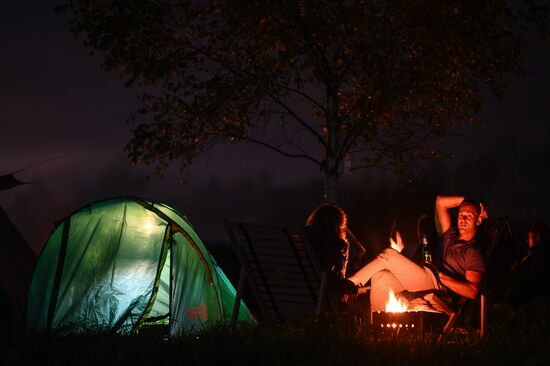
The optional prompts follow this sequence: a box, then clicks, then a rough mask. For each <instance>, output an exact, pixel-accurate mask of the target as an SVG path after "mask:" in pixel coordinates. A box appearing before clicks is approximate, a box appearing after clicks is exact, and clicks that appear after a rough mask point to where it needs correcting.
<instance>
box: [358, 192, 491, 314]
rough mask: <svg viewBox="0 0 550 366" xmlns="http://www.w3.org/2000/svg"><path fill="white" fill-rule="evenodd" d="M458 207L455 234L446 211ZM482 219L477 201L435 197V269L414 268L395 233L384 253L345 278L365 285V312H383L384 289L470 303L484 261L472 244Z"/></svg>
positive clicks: (475, 242)
mask: <svg viewBox="0 0 550 366" xmlns="http://www.w3.org/2000/svg"><path fill="white" fill-rule="evenodd" d="M454 207H459V211H458V220H457V229H458V232H457V229H455V228H453V227H452V225H451V216H450V213H449V210H450V209H452V208H454ZM485 218H487V212H486V210H485V209H484V207H483V205H482V204H481V203H480V202H477V201H474V200H470V199H464V197H461V196H438V197H437V198H436V202H435V223H436V229H437V232H438V234H439V235H440V236H441V244H440V246H439V248H438V249H439V250H438V252H437V254H436V268H435V269H430V268H432V267H433V266H430V265H429V264H427V265H418V264H416V263H414V262H413V261H411V260H410V259H408V258H407V257H405V256H404V255H402V254H401V253H400V252H401V249H403V243H402V241H401V237H400V235H399V233H397V234H396V240H395V241H394V240H393V239H391V238H390V242H391V243H392V244H393V245H392V248H387V249H385V250H384V251H382V253H380V254H379V255H378V256H377V257H376V258H375V259H374V260H372V261H371V262H370V263H368V264H367V265H366V266H364V267H363V268H361V269H360V270H359V271H358V272H356V273H355V274H354V275H352V276H351V277H349V278H348V279H349V280H350V281H352V282H353V283H354V284H355V285H358V286H361V285H364V284H365V283H367V282H368V281H369V280H370V281H371V295H370V298H371V310H372V311H384V310H385V305H386V303H387V301H388V297H389V290H393V292H394V293H396V294H398V293H400V292H402V291H409V292H419V291H429V290H450V291H452V292H454V293H456V294H458V295H460V296H465V297H468V298H475V297H476V296H477V294H478V293H479V290H480V287H481V281H482V278H483V273H484V272H485V261H484V256H483V252H482V250H481V247H480V245H479V243H478V242H477V241H476V239H475V234H476V232H477V228H478V227H479V225H480V224H481V222H482V221H483V220H484V219H485Z"/></svg>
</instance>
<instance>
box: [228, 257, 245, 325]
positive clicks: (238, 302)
mask: <svg viewBox="0 0 550 366" xmlns="http://www.w3.org/2000/svg"><path fill="white" fill-rule="evenodd" d="M246 275H247V273H246V269H245V268H244V267H241V273H240V274H239V283H238V285H237V294H236V295H235V303H234V304H233V314H231V328H230V332H231V334H233V333H235V330H236V329H237V320H238V318H239V309H240V307H241V299H242V296H243V291H244V286H245V282H246Z"/></svg>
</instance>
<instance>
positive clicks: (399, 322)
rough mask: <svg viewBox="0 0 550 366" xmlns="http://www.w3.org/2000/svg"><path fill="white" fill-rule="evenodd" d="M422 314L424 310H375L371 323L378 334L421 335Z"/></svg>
mask: <svg viewBox="0 0 550 366" xmlns="http://www.w3.org/2000/svg"><path fill="white" fill-rule="evenodd" d="M424 314H425V312H424V311H405V312H386V311H376V312H374V313H373V314H372V324H373V327H374V330H375V331H376V332H377V333H378V334H396V333H407V334H410V335H422V334H423V333H424Z"/></svg>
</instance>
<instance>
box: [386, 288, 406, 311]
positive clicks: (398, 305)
mask: <svg viewBox="0 0 550 366" xmlns="http://www.w3.org/2000/svg"><path fill="white" fill-rule="evenodd" d="M405 311H407V305H406V304H405V303H404V302H403V301H402V300H401V299H399V298H398V297H397V296H396V295H395V293H394V292H393V290H392V289H389V298H388V302H387V303H386V312H387V313H402V312H405Z"/></svg>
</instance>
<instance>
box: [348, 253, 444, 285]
mask: <svg viewBox="0 0 550 366" xmlns="http://www.w3.org/2000/svg"><path fill="white" fill-rule="evenodd" d="M384 270H385V271H389V272H391V273H392V274H393V275H394V276H395V278H396V279H397V281H399V283H400V284H401V285H402V287H403V289H402V290H408V291H424V290H430V289H436V288H438V284H437V280H436V278H435V276H434V275H433V273H432V272H431V271H430V270H429V269H427V268H425V267H422V266H419V265H418V264H416V263H414V262H413V261H411V260H410V259H408V258H407V257H405V256H404V255H401V254H400V253H399V252H397V251H396V250H394V249H391V248H387V249H385V250H384V251H382V253H380V254H379V255H378V256H377V257H376V258H375V259H373V260H372V261H371V262H370V263H368V264H367V265H366V266H364V267H363V268H361V269H360V270H359V271H358V272H357V273H355V274H354V275H352V276H351V277H349V278H348V279H349V280H350V281H352V282H353V283H355V284H356V285H364V284H365V283H367V282H368V281H369V280H370V279H371V277H372V276H373V275H374V274H375V273H377V272H380V271H384ZM371 285H372V284H371Z"/></svg>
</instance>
